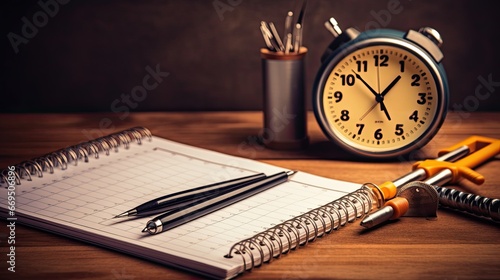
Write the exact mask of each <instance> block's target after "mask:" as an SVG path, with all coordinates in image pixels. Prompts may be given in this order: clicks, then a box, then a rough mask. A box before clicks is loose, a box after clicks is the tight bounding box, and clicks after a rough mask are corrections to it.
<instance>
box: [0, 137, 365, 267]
mask: <svg viewBox="0 0 500 280" xmlns="http://www.w3.org/2000/svg"><path fill="white" fill-rule="evenodd" d="M283 170H284V169H282V168H279V167H275V166H271V165H267V164H263V163H259V162H256V161H251V160H247V159H242V158H237V157H232V156H228V155H223V154H220V153H215V152H211V151H207V150H203V149H199V148H194V147H189V146H186V145H182V144H178V143H175V142H171V141H168V140H164V139H161V138H157V137H153V141H151V142H147V141H144V142H143V144H142V145H131V147H130V148H129V149H127V150H126V149H123V148H122V149H120V151H119V152H118V153H111V155H109V156H105V155H101V157H100V158H99V159H93V158H92V159H90V161H89V162H88V163H84V162H78V164H77V165H76V166H73V165H70V166H68V169H67V170H65V171H61V170H56V171H55V173H54V174H44V177H43V178H34V179H33V181H32V182H28V181H23V183H22V185H20V186H17V188H16V192H17V193H16V208H17V209H16V211H17V214H18V216H19V217H20V218H19V222H23V221H24V223H26V224H31V225H34V226H38V227H41V228H45V229H49V230H51V231H56V232H59V233H62V234H67V235H70V236H73V237H75V238H79V239H84V240H87V241H91V242H95V243H98V244H100V245H103V246H106V247H110V248H112V249H116V250H119V251H124V252H128V253H131V254H134V255H139V256H142V257H145V258H148V259H152V260H155V261H159V262H162V263H166V264H173V265H176V266H184V267H185V266H191V269H196V270H201V271H205V273H208V274H210V275H214V274H220V273H221V271H220V270H222V271H223V272H222V273H224V271H228V270H230V269H233V270H234V268H235V267H239V266H242V264H241V263H240V262H241V260H240V259H237V258H233V259H227V258H224V257H223V256H224V255H225V254H227V253H228V251H229V248H230V247H231V245H233V244H234V243H236V242H238V241H240V240H242V239H245V238H249V237H251V236H253V235H255V234H257V233H260V232H262V231H264V230H266V229H268V228H270V227H271V226H273V225H276V224H279V223H281V222H284V221H286V220H288V219H291V218H293V217H296V216H298V215H300V214H303V213H305V212H307V211H309V210H311V209H313V208H316V207H319V206H322V205H324V204H326V203H328V202H330V201H332V200H335V199H336V198H339V197H341V196H343V195H345V194H346V193H348V192H351V191H353V190H355V189H357V188H359V184H350V183H346V182H339V181H334V180H328V179H322V178H316V177H313V176H308V174H304V173H302V172H299V173H297V174H296V175H295V176H294V177H292V180H291V181H289V182H287V183H284V184H281V185H278V186H276V187H274V188H271V189H269V190H267V191H265V192H262V193H260V194H257V195H254V196H252V197H250V198H248V199H245V200H243V201H241V202H238V203H236V204H233V205H231V206H228V207H226V208H224V209H221V210H219V211H216V212H213V213H211V214H208V215H206V216H204V217H202V218H199V219H197V220H194V221H191V222H189V223H187V224H184V225H181V226H179V227H177V228H174V229H171V230H168V231H166V232H163V233H160V234H157V235H149V234H147V233H142V232H141V230H142V229H143V228H144V227H145V225H146V222H147V221H148V220H149V219H151V218H152V217H146V218H136V219H127V218H125V219H112V217H114V216H115V215H117V214H119V213H122V212H124V211H126V210H129V209H131V208H134V207H135V206H137V205H138V204H141V203H143V202H146V201H148V200H151V199H154V198H156V197H159V196H162V195H165V194H168V193H173V192H177V191H180V190H185V189H189V188H193V187H198V186H202V185H206V184H210V183H214V182H218V181H223V180H228V179H231V178H237V177H242V176H246V175H251V174H255V173H259V172H264V173H266V174H267V175H271V174H274V173H276V172H279V171H283ZM5 191H6V190H5V188H2V197H6V195H5ZM2 208H6V201H5V200H3V201H2ZM29 218H31V219H32V220H31V221H28V219H29Z"/></svg>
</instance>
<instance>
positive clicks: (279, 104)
mask: <svg viewBox="0 0 500 280" xmlns="http://www.w3.org/2000/svg"><path fill="white" fill-rule="evenodd" d="M306 53H307V48H305V47H302V48H300V51H299V52H298V53H290V54H284V53H276V52H272V51H269V50H267V49H261V50H260V54H261V57H262V74H263V76H262V77H263V81H262V82H263V91H264V110H263V111H264V131H263V135H262V140H263V142H264V145H265V146H266V147H268V148H271V149H279V150H293V149H302V148H305V147H306V146H307V145H308V144H309V137H308V136H307V118H306V104H305V82H304V80H305V76H304V59H305V55H306Z"/></svg>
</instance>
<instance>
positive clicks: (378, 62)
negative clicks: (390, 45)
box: [373, 54, 389, 67]
mask: <svg viewBox="0 0 500 280" xmlns="http://www.w3.org/2000/svg"><path fill="white" fill-rule="evenodd" d="M373 59H375V67H378V66H380V67H387V66H389V64H388V63H387V61H389V56H388V55H385V54H383V55H381V56H379V55H374V56H373Z"/></svg>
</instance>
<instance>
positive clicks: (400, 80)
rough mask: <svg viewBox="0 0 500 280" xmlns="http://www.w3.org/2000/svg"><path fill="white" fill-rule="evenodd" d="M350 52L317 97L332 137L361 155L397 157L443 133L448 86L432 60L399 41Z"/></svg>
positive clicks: (327, 77)
mask: <svg viewBox="0 0 500 280" xmlns="http://www.w3.org/2000/svg"><path fill="white" fill-rule="evenodd" d="M345 53H347V54H346V55H345V56H344V57H342V58H340V59H337V60H336V61H335V62H334V63H333V64H332V65H331V67H330V70H329V72H328V73H327V75H326V76H325V77H326V80H325V79H324V82H323V83H324V84H323V85H322V88H320V89H319V90H320V91H321V92H320V94H319V95H318V97H317V98H319V100H316V102H319V106H318V107H320V108H319V110H321V120H322V121H321V123H320V125H322V126H323V130H324V131H326V132H327V134H330V135H329V136H330V137H331V138H334V139H336V140H337V142H339V143H340V144H341V145H344V146H346V147H347V148H348V149H350V150H354V151H356V152H358V153H359V154H363V155H368V156H377V155H382V156H394V155H399V154H402V153H405V152H408V151H409V150H411V149H414V148H415V147H416V146H418V144H419V143H421V144H422V145H423V144H425V142H427V141H428V140H429V139H430V137H432V136H433V135H434V134H435V133H436V132H437V129H438V128H439V126H440V124H441V123H442V118H444V115H443V111H445V108H444V106H443V104H444V103H445V102H443V99H444V95H443V86H442V82H441V80H439V79H436V73H437V71H436V68H433V67H432V66H429V65H431V64H430V63H428V61H426V60H425V59H424V58H422V56H420V55H416V54H415V50H410V49H409V48H407V47H406V46H404V45H398V44H381V43H378V44H376V45H365V46H362V47H359V46H358V47H356V48H354V49H353V51H350V52H345Z"/></svg>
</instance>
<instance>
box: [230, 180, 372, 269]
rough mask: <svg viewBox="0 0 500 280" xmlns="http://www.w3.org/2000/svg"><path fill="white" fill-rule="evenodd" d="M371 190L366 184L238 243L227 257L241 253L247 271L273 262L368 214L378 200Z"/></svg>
mask: <svg viewBox="0 0 500 280" xmlns="http://www.w3.org/2000/svg"><path fill="white" fill-rule="evenodd" d="M370 193H371V191H370V190H369V187H368V186H367V185H366V184H365V185H363V186H362V187H361V188H360V189H358V190H356V191H354V192H352V193H349V194H347V195H345V196H343V197H341V198H339V199H337V200H334V201H332V202H330V203H328V204H326V205H323V206H321V207H318V208H315V209H313V210H311V211H309V212H307V213H304V214H302V215H300V216H297V217H295V218H292V219H290V220H287V221H285V222H283V223H281V224H279V225H275V226H273V227H271V228H270V229H267V230H265V231H263V232H261V233H258V234H256V235H254V236H253V237H251V238H248V239H244V240H242V241H239V242H237V243H235V244H234V245H233V246H232V247H231V249H230V250H229V253H228V254H227V255H225V256H224V257H226V258H233V257H234V256H241V258H242V260H243V267H244V269H245V270H252V269H253V268H254V267H258V266H261V265H262V264H263V263H266V262H271V261H272V260H273V259H274V258H279V257H280V256H281V255H283V254H286V253H288V252H290V251H292V250H295V249H297V248H299V247H300V246H305V245H307V243H309V242H313V241H314V240H316V239H317V238H318V237H322V236H323V235H325V234H329V233H331V232H332V231H333V230H336V229H339V228H340V227H341V226H344V225H346V224H347V223H351V222H354V221H355V220H356V219H359V218H362V217H363V216H365V215H366V214H368V213H369V212H370V211H371V209H372V205H373V204H374V203H375V202H374V201H373V198H372V196H371V194H370Z"/></svg>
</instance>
